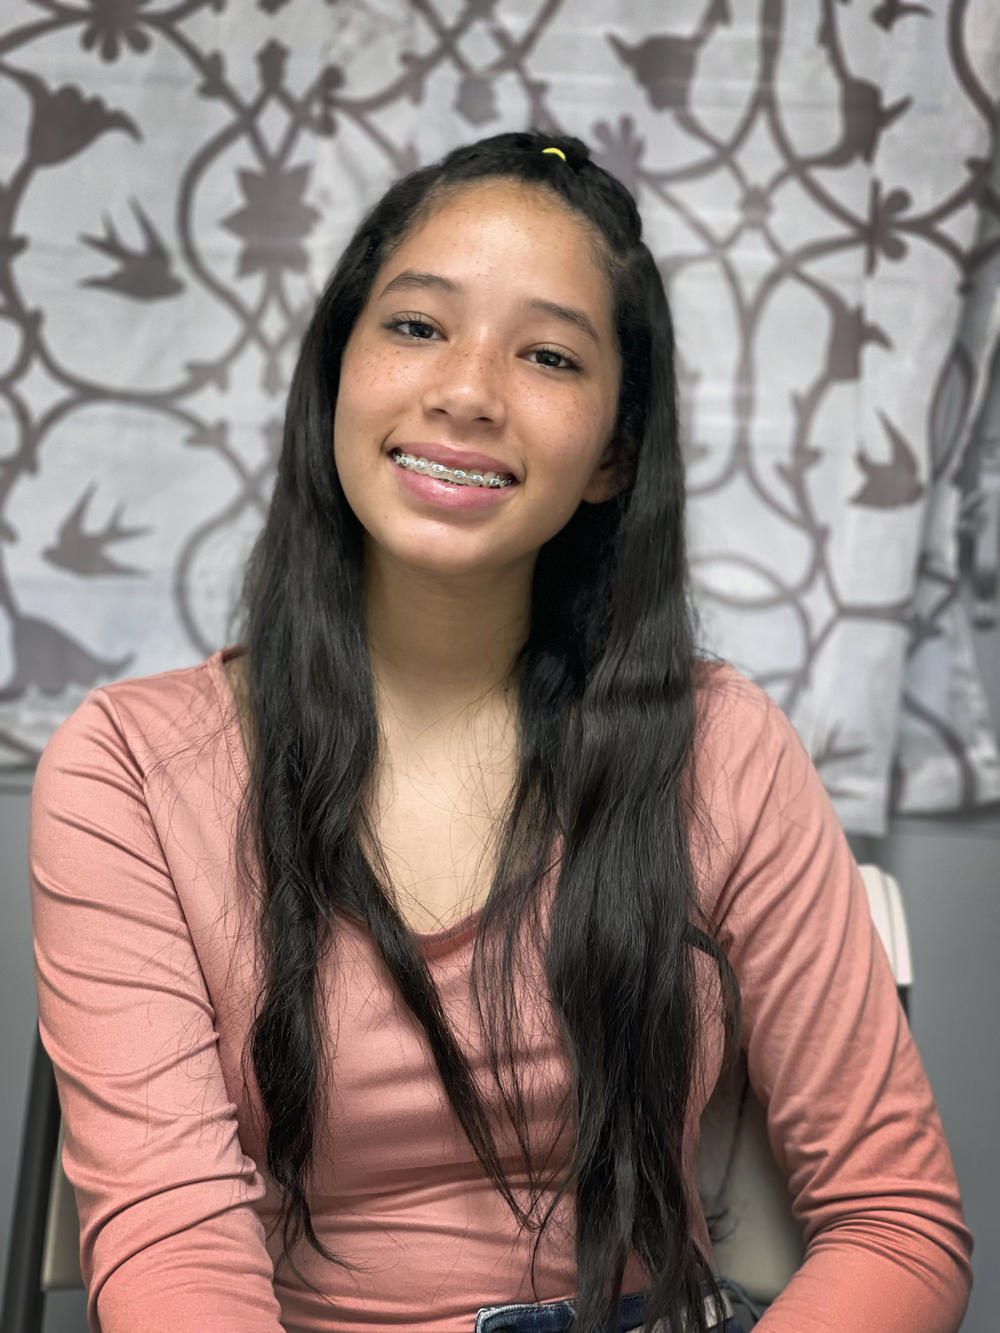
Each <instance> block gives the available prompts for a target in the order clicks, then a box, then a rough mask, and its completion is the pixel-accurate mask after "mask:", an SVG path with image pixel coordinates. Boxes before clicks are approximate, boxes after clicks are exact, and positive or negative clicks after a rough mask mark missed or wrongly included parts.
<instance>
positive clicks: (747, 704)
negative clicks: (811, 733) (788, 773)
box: [694, 661, 809, 783]
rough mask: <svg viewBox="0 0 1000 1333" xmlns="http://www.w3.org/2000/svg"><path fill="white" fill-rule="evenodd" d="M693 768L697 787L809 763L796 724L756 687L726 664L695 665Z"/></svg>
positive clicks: (704, 662)
mask: <svg viewBox="0 0 1000 1333" xmlns="http://www.w3.org/2000/svg"><path fill="white" fill-rule="evenodd" d="M694 682H695V713H696V731H695V756H694V759H695V767H696V771H697V773H698V779H699V782H700V783H704V782H712V781H715V780H718V779H719V778H722V777H726V776H728V778H729V779H733V778H735V777H737V776H739V775H741V774H743V775H747V774H749V773H753V772H756V773H761V772H763V771H765V770H767V769H768V768H771V767H773V766H775V765H777V764H779V763H782V762H785V763H788V762H792V763H793V764H801V763H803V762H804V763H806V764H808V763H809V760H808V756H807V755H806V753H805V750H804V748H803V746H802V742H801V741H800V740H799V737H798V733H797V732H796V730H795V728H794V726H793V725H792V723H791V722H790V721H789V719H788V718H787V717H786V715H785V714H784V713H783V712H782V710H781V709H780V708H779V706H778V705H777V704H776V703H775V702H774V700H773V699H772V698H771V697H770V695H768V694H766V693H765V692H764V690H762V689H761V688H760V686H759V685H755V684H754V683H753V681H751V680H748V679H747V677H746V676H744V675H741V674H740V672H739V671H737V670H736V668H735V667H733V666H730V665H729V663H728V662H708V661H699V662H698V663H697V664H696V666H695V672H694Z"/></svg>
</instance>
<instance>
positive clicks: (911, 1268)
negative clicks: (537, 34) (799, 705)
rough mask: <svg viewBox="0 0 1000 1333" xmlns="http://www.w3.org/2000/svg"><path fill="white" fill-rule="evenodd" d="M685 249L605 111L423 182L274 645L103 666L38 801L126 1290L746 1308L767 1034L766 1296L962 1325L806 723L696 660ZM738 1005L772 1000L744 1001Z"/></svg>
mask: <svg viewBox="0 0 1000 1333" xmlns="http://www.w3.org/2000/svg"><path fill="white" fill-rule="evenodd" d="M671 362H672V338H671V328H670V319H669V314H668V310H667V305H666V301H665V297H664V292H663V287H662V283H661V281H660V278H659V275H658V273H657V269H656V266H655V264H654V262H653V259H652V257H651V255H650V253H649V250H648V249H647V247H646V246H645V245H644V244H643V242H642V239H641V227H640V221H639V216H638V213H637V211H636V207H635V204H634V201H633V200H632V198H631V196H630V195H629V194H628V192H627V191H626V190H625V189H624V188H623V187H622V186H621V185H620V184H619V183H618V182H617V181H615V180H614V179H613V178H612V177H611V176H609V175H608V174H607V173H606V172H605V171H603V170H602V169H600V168H599V167H598V166H596V165H595V164H594V163H593V162H591V161H590V160H589V158H588V156H587V152H586V149H585V148H584V146H583V145H582V144H581V143H580V142H579V141H577V140H576V139H570V138H558V137H557V138H551V137H550V138H546V137H540V136H538V135H535V134H504V135H499V136H497V137H495V138H492V139H487V140H484V141H482V142H481V143H477V144H473V145H472V146H470V147H467V148H461V149H458V150H457V151H455V152H453V153H451V154H449V155H448V156H447V157H446V158H445V159H444V161H443V162H441V163H439V164H437V165H434V166H431V167H427V168H424V169H422V170H420V171H418V172H416V173H415V174H413V175H411V176H409V177H407V178H406V179H404V180H402V181H400V182H399V183H397V184H396V185H394V186H393V187H392V188H391V189H390V190H389V192H388V193H387V194H386V195H385V197H384V198H383V199H382V200H381V201H380V202H379V203H378V204H377V205H376V207H375V208H374V210H373V211H372V212H371V214H370V215H369V216H368V217H367V218H366V219H365V221H364V222H363V223H362V225H361V227H360V228H359V230H358V232H357V233H356V235H355V236H354V238H353V239H352V240H351V242H350V244H349V245H348V247H347V249H346V251H345V253H344V256H343V258H342V260H341V262H340V264H339V265H338V267H337V270H336V272H335V273H334V276H333V278H332V280H331V282H330V285H329V287H328V289H327V291H326V293H325V294H324V296H323V298H322V300H321V301H320V303H319V307H318V309H317V312H316V315H315V317H314V319H313V321H312V324H311V326H310V328H309V330H308V332H307V334H306V337H305V340H304V344H303V347H302V352H301V356H300V359H299V363H298V367H297V369H296V372H295V376H294V380H293V384H292V388H291V394H290V398H289V404H288V413H287V421H286V428H285V440H284V447H283V451H282V456H281V461H280V466H279V472H278V479H277V485H276V489H275V493H274V498H273V501H272V504H271V508H270V512H269V515H268V519H267V523H266V526H265V528H264V531H263V533H262V535H261V537H260V540H259V542H258V545H257V547H256V550H255V553H254V555H253V558H252V561H251V564H250V568H249V572H248V578H247V585H246V605H247V621H246V634H245V643H244V646H243V647H242V649H239V650H237V649H230V650H227V651H225V652H222V653H217V654H216V655H215V656H214V657H212V658H210V659H209V660H208V661H207V662H206V663H204V664H203V665H201V666H198V667H195V668H191V669H188V670H182V671H173V672H168V673H167V674H165V675H161V676H157V677H153V678H150V679H146V680H137V681H125V682H121V683H119V684H116V685H113V686H111V687H109V688H107V689H102V690H97V691H95V692H94V693H93V694H92V695H91V696H90V697H89V698H88V700H87V701H86V702H85V703H84V704H83V706H82V707H81V708H80V709H78V710H77V712H76V713H75V714H74V715H73V716H72V717H71V718H70V719H69V721H67V722H66V723H65V724H64V725H63V726H62V727H61V728H60V730H59V732H58V733H57V734H56V736H55V737H54V738H53V740H52V743H51V744H50V746H49V747H48V749H47V751H46V753H45V756H44V758H43V760H42V763H41V765H40V768H39V773H38V780H37V787H36V795H35V805H34V814H33V873H34V911H35V926H36V933H37V962H38V986H39V1007H40V1022H41V1031H42V1035H43V1039H44V1042H45V1045H46V1047H47V1049H48V1051H49V1053H50V1054H51V1056H52V1059H53V1062H54V1065H55V1068H56V1073H57V1078H58V1082H59V1092H60V1098H61V1101H62V1106H63V1111H64V1118H65V1126H66V1149H65V1164H66V1169H67V1172H68V1174H69V1176H70V1178H71V1180H72V1181H73V1183H74V1185H75V1187H76V1191H77V1196H78V1201H79V1210H80V1220H81V1232H82V1263H83V1271H84V1275H85V1277H86V1279H87V1282H88V1286H89V1312H90V1321H91V1327H92V1328H93V1329H95V1330H97V1329H102V1330H103V1331H104V1333H142V1331H143V1330H146V1329H156V1330H157V1331H158V1333H193V1331H194V1330H206V1329H207V1330H212V1333H230V1331H231V1333H277V1330H279V1329H280V1328H284V1329H286V1330H288V1333H303V1331H304V1330H321V1329H325V1330H338V1331H339V1333H362V1331H363V1330H373V1329H408V1330H423V1331H425V1333H430V1331H431V1330H435V1331H436V1333H447V1331H449V1330H453V1331H454V1333H459V1331H460V1330H467V1331H469V1333H471V1330H473V1329H476V1330H478V1331H480V1333H497V1330H499V1329H501V1328H502V1329H514V1330H519V1329H538V1330H561V1329H563V1328H566V1327H567V1326H568V1325H569V1321H570V1319H571V1318H572V1307H571V1306H570V1305H568V1304H567V1303H566V1302H567V1301H570V1300H573V1301H575V1312H576V1313H575V1323H573V1324H572V1327H573V1328H574V1329H576V1330H583V1331H585V1333H591V1331H596V1330H598V1329H608V1328H613V1329H616V1330H619V1329H626V1328H633V1327H637V1326H639V1325H640V1324H642V1323H643V1321H644V1320H647V1321H649V1323H650V1324H652V1322H653V1321H655V1320H657V1319H662V1320H664V1321H665V1322H664V1324H662V1325H661V1326H660V1327H663V1328H667V1327H669V1328H670V1329H672V1330H680V1329H684V1330H698V1331H699V1333H703V1331H704V1330H706V1329H708V1328H718V1329H721V1328H723V1327H725V1328H726V1329H727V1330H728V1333H737V1330H738V1329H739V1327H740V1326H739V1325H738V1324H737V1323H736V1321H735V1320H728V1321H727V1312H726V1306H725V1305H723V1304H719V1303H718V1295H719V1293H718V1290H717V1288H716V1287H715V1285H714V1282H713V1277H712V1268H711V1246H710V1242H709V1237H708V1233H707V1230H706V1226H705V1220H704V1216H703V1213H702V1209H701V1205H700V1203H699V1200H698V1194H697V1188H696V1182H695V1172H694V1155H695V1150H696V1147H697V1140H698V1126H699V1118H700V1115H701V1112H702V1109H703V1107H704V1105H705V1103H706V1101H707V1099H708V1097H709V1095H710V1093H711V1091H712V1089H713V1087H714V1085H715V1084H716V1081H717V1079H718V1076H719V1073H720V1069H721V1068H722V1067H723V1063H724V1059H725V1058H726V1055H727V1051H732V1050H734V1049H738V1048H739V1047H740V1046H742V1050H743V1051H744V1052H745V1056H746V1061H747V1067H748V1071H749V1078H750V1081H751V1084H752V1086H753V1088H754V1090H755V1092H756V1093H757V1095H758V1096H759V1097H760V1099H761V1101H762V1102H763V1103H764V1104H765V1105H766V1107H767V1114H768V1123H769V1129H770V1135H771V1140H772V1143H773V1146H774V1149H775V1152H776V1155H777V1157H778V1160H779V1162H780V1164H781V1165H782V1167H783V1168H784V1170H785V1171H786V1173H787V1176H788V1180H789V1186H790V1189H791V1191H792V1194H793V1196H794V1202H795V1209H796V1213H797V1216H798V1217H799V1219H800V1221H801V1222H802V1224H803V1227H804V1230H805V1235H806V1239H807V1242H808V1252H807V1256H806V1259H805V1262H804V1264H803V1266H802V1268H801V1269H800V1271H799V1272H798V1274H797V1275H796V1276H795V1278H794V1279H793V1280H792V1282H791V1284H790V1285H789V1287H788V1288H787V1289H786V1291H785V1292H784V1293H783V1294H782V1295H781V1296H780V1298H779V1299H778V1300H777V1301H776V1303H775V1304H774V1305H772V1306H771V1308H770V1309H769V1310H768V1311H767V1313H766V1314H765V1315H764V1316H763V1318H762V1319H761V1321H760V1323H759V1324H758V1328H759V1330H761V1333H812V1331H814V1330H815V1331H819V1330H825V1331H826V1333H859V1331H861V1330H869V1329H871V1330H875V1329H877V1330H879V1333H916V1331H917V1330H919V1333H948V1331H949V1330H954V1329H956V1328H957V1327H958V1324H959V1320H960V1318H961V1314H962V1311H963V1309H964V1306H965V1301H966V1296H967V1289H968V1281H969V1268H968V1252H969V1238H968V1234H967V1232H966V1231H965V1229H964V1227H963V1224H962V1217H961V1209H960V1205H959V1200H958V1194H957V1189H956V1185H955V1180H954V1176H953V1172H952V1167H951V1163H950V1159H949V1156H948V1150H947V1147H946V1145H945V1143H944V1139H943V1136H942V1132H941V1127H940V1124H939V1121H938V1117H937V1113H936V1111H935V1108H934V1104H933V1101H932V1098H931V1094H930V1091H929V1088H928V1086H927V1082H926V1079H925V1076H924V1074H923V1071H922V1068H921V1066H920V1062H919V1059H918V1057H917V1054H916V1052H915V1050H914V1047H913V1044H912V1042H911V1040H910V1037H909V1034H908V1031H907V1029H906V1025H905V1023H904V1021H903V1019H902V1017H901V1014H900V1010H899V1006H898V1003H897V1000H896V995H895V990H894V986H893V980H892V976H891V974H890V970H889V966H888V963H887V961H886V959H885V956H884V954H883V953H882V951H881V949H880V947H879V945H878V943H877V941H876V939H875V936H874V932H873V930H872V927H871V923H870V919H869V914H868V909H867V905H866V899H865V895H864V890H863V887H862V885H861V882H860V878H859V876H858V874H857V871H856V868H855V866H854V863H853V861H852V859H851V856H850V853H849V851H848V848H847V846H846V843H845V841H844V838H843V835H842V833H841V831H840V829H839V827H838V825H837V822H836V819H835V817H834V815H833V813H832V811H831V808H830V805H829V803H828V801H827V799H826V797H825V795H824V792H823V790H822V787H821V785H820V783H819V780H818V778H817V776H816V774H815V772H814V770H813V768H812V767H811V765H810V763H809V761H808V759H807V757H806V756H805V754H804V752H803V750H802V747H801V746H800V744H799V742H798V741H797V739H796V737H795V734H794V732H793V731H792V729H791V727H790V725H789V724H788V723H787V721H786V720H785V719H784V717H783V716H782V715H781V713H780V712H779V711H778V709H777V708H776V707H774V706H773V705H772V704H771V703H770V702H769V701H768V699H767V698H766V697H765V696H764V695H763V694H762V693H761V692H760V691H758V690H757V689H756V688H754V687H753V686H752V685H750V684H749V683H748V682H746V681H745V680H743V679H742V678H741V677H739V676H738V675H737V674H736V672H734V671H733V670H732V669H730V668H729V667H727V666H724V665H721V664H715V665H712V664H709V663H707V662H704V661H700V660H698V659H697V658H696V657H695V654H694V650H693V647H692V633H691V627H690V619H689V612H688V602H687V590H686V570H685V559H684V538H683V478H682V467H681V455H680V451H679V447H678V435H677V422H676V411H675V401H674V382H673V377H672V369H671ZM741 1004H742V1016H741V1014H740V1006H741Z"/></svg>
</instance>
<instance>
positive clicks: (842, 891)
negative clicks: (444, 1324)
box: [714, 687, 971, 1333]
mask: <svg viewBox="0 0 1000 1333" xmlns="http://www.w3.org/2000/svg"><path fill="white" fill-rule="evenodd" d="M746 688H749V687H744V689H746ZM745 697H746V696H744V698H745ZM741 717H742V724H743V726H742V733H743V734H742V735H740V734H739V732H738V731H736V730H734V731H733V732H732V733H731V735H730V737H729V742H730V746H731V748H730V749H729V752H728V753H727V756H726V769H727V770H728V783H729V791H730V801H729V817H730V819H731V821H732V823H731V827H732V829H733V833H734V837H733V842H732V848H733V850H734V857H733V859H732V861H731V864H730V867H729V870H728V874H727V876H726V880H725V883H724V884H723V885H722V887H721V890H720V892H719V895H718V900H717V903H716V907H715V913H714V915H715V919H716V925H717V929H718V933H719V939H720V942H721V943H722V945H723V946H724V948H725V949H726V952H727V954H728V956H729V958H730V961H731V962H732V964H733V967H734V969H735V970H736V973H737V976H738V977H739V981H740V987H741V991H742V995H743V1008H744V1028H743V1042H744V1046H745V1048H746V1052H747V1065H748V1071H749V1076H750V1081H751V1084H752V1086H753V1088H754V1091H755V1092H756V1094H757V1096H758V1097H759V1098H760V1100H761V1102H762V1103H763V1104H764V1106H765V1107H766V1108H767V1117H768V1132H769V1136H770V1140H771V1145H772V1148H773V1150H774V1152H775V1156H776V1158H777V1161H778V1163H779V1165H780V1166H781V1167H782V1169H783V1170H784V1172H785V1174H786V1176H787V1178H788V1182H789V1188H790V1190H791V1192H792V1195H793V1200H794V1211H795V1214H796V1216H797V1217H798V1219H799V1221H800V1222H801V1223H802V1225H803V1228H804V1231H805V1237H806V1243H807V1252H806V1258H805V1261H804V1263H803V1265H802V1267H801V1268H800V1269H799V1271H798V1273H797V1274H796V1275H795V1277H794V1278H793V1279H792V1281H791V1282H790V1283H789V1285H788V1287H787V1288H786V1289H785V1291H784V1292H783V1293H782V1294H781V1296H780V1297H779V1298H778V1299H777V1300H776V1301H775V1303H774V1304H773V1305H772V1306H771V1307H770V1309H769V1310H768V1312H767V1313H766V1315H765V1316H764V1318H763V1319H762V1321H761V1322H760V1324H759V1325H758V1328H759V1329H760V1333H858V1330H865V1329H874V1328H878V1330H879V1333H913V1330H916V1329H919V1330H920V1333H954V1330H956V1329H957V1328H958V1326H959V1323H960V1321H961V1317H962V1314H963V1312H964V1310H965V1305H966V1302H967V1299H968V1289H969V1283H970V1269H969V1262H968V1256H969V1253H970V1250H971V1240H970V1237H969V1234H968V1232H967V1231H966V1229H965V1227H964V1225H963V1221H962V1212H961V1205H960V1202H959V1197H958V1189H957V1185H956V1183H955V1177H954V1171H953V1168H952V1163H951V1158H950V1155H949V1152H948V1148H947V1145H946V1143H945V1140H944V1135H943V1132H942V1129H941V1124H940V1120H939V1118H938V1114H937V1110H936V1108H935V1106H934V1102H933V1098H932V1096H931V1091H930V1088H929V1086H928V1083H927V1079H926V1075H925V1074H924V1071H923V1067H922V1065H921V1063H920V1058H919V1056H918V1054H917V1052H916V1048H915V1047H914V1044H913V1041H912V1039H911V1037H910V1033H909V1030H908V1028H907V1026H906V1022H905V1019H904V1017H903V1014H902V1011H901V1009H900V1006H899V1003H898V1000H897V997H896V991H895V985H894V983H893V979H892V974H891V969H890V967H889V963H888V960H887V959H886V957H885V954H884V952H883V950H882V947H881V944H880V943H879V941H878V938H877V935H876V933H875V930H874V927H873V925H872V923H871V918H870V914H869V910H868V904H867V898H866V895H865V891H864V886H863V884H862V883H861V879H860V875H859V873H858V870H857V867H856V866H855V864H854V860H853V857H852V856H851V853H850V849H849V848H848V846H847V842H846V839H845V838H844V835H843V833H842V831H841V829H840V825H839V823H838V821H837V818H836V815H835V814H834V812H833V809H832V807H831V805H830V802H829V800H828V798H827V796H826V793H825V792H824V790H823V787H822V784H821V783H820V780H819V777H818V775H817V774H816V771H815V769H814V768H813V766H812V764H811V763H810V761H809V759H808V756H807V755H806V753H805V751H804V750H803V748H802V745H801V743H800V742H799V740H798V737H797V736H796V734H795V732H794V730H793V728H792V727H791V724H790V723H789V722H788V721H787V719H786V718H785V717H784V716H783V714H781V712H780V711H779V710H778V709H777V708H776V707H774V706H773V705H771V704H770V703H768V702H765V701H764V700H763V698H762V697H758V701H757V704H756V706H755V707H754V708H753V709H752V710H751V709H750V708H744V709H742V710H741ZM754 718H756V721H754ZM748 731H749V732H750V733H751V734H749V735H748V734H747V732H748Z"/></svg>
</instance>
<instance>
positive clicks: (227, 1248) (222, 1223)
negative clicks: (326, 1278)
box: [31, 693, 281, 1333]
mask: <svg viewBox="0 0 1000 1333" xmlns="http://www.w3.org/2000/svg"><path fill="white" fill-rule="evenodd" d="M31 870H32V912H33V918H34V928H35V940H36V946H35V956H36V979H37V984H38V1004H39V1023H40V1029H41V1034H42V1040H43V1042H44V1044H45V1047H46V1049H47V1050H48V1052H49V1054H50V1056H51V1057H52V1062H53V1064H54V1066H55V1070H56V1078H57V1082H58V1086H59V1096H60V1101H61V1103H62V1109H63V1118H64V1123H65V1129H66V1147H65V1152H64V1162H65V1166H66V1171H67V1174H68V1175H69V1177H70V1180H71V1181H72V1182H73V1185H74V1187H75V1190H76V1195H77V1203H78V1208H79V1213H80V1224H81V1265H82V1269H83V1274H84V1279H85V1280H86V1282H87V1284H88V1288H89V1301H88V1314H89V1320H90V1325H91V1328H92V1329H97V1328H98V1327H100V1329H101V1330H103V1333H137V1330H139V1329H143V1328H154V1327H155V1328H156V1329H157V1330H158V1333H192V1331H193V1330H196V1329H203V1328H208V1327H210V1328H211V1329H212V1330H213V1333H230V1331H231V1333H280V1327H281V1326H280V1323H279V1318H278V1303H277V1300H276V1298H275V1294H274V1289H273V1284H272V1265H271V1261H270V1259H269V1257H268V1253H267V1250H266V1247H265V1243H264V1234H263V1229H262V1226H261V1223H260V1221H259V1219H258V1217H257V1214H256V1212H255V1209H254V1206H253V1205H254V1202H255V1201H256V1200H258V1199H260V1198H261V1197H262V1195H263V1193H264V1185H263V1182H262V1180H261V1178H260V1176H259V1174H258V1173H257V1171H256V1168H255V1165H254V1163H253V1161H252V1160H250V1159H249V1158H248V1157H247V1156H245V1155H244V1153H243V1151H242V1149H241V1145H240V1141H239V1136H238V1129H237V1120H236V1107H235V1106H234V1104H233V1102H232V1101H231V1099H230V1097H229V1094H228V1092H227V1089H226V1086H225V1082H224V1079H223V1074H222V1069H221V1066H220V1062H219V1056H218V1048H217V1034H216V1030H215V1014H214V1009H213V1004H212V1001H211V998H210V996H209V994H208V993H207V988H206V984H205V980H204V977H203V975H202V970H201V966H200V964H199V959H198V957H197V954H196V951H195V948H194V945H193V944H192V939H191V935H190V932H189V930H188V926H187V923H186V920H185V916H184V913H183V911H182V908H181V904H180V902H179V901H178V897H177V894H176V892H175V891H174V886H173V884H172V882H171V879H170V876H169V873H168V870H167V866H166V863H165V859H164V855H163V851H162V849H161V846H160V841H159V838H158V836H157V831H156V829H155V828H154V825H153V821H152V819H151V817H150V813H149V809H148V807H147V803H146V800H145V794H144V775H143V773H142V772H141V771H140V766H139V764H138V762H137V760H136V759H135V757H134V755H133V753H132V750H131V749H130V747H129V744H128V742H127V740H126V737H125V735H124V734H123V730H122V728H121V725H120V724H119V721H118V719H117V715H116V713H115V711H114V706H113V703H112V701H111V699H110V697H109V696H108V695H102V694H100V693H95V694H92V695H91V696H90V697H89V698H88V699H87V701H86V702H85V703H84V704H83V705H82V706H81V708H79V709H78V710H77V712H76V713H75V714H74V715H73V716H72V717H71V718H70V719H69V721H68V722H66V723H64V724H63V726H62V727H61V728H60V730H59V731H58V732H57V733H56V735H55V736H54V737H53V739H52V741H51V742H50V744H49V746H48V748H47V749H46V751H45V754H44V755H43V757H42V760H41V762H40V764H39V769H38V774H37V778H36V782H35V789H34V793H33V798H32V815H31Z"/></svg>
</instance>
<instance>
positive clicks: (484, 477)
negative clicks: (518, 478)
mask: <svg viewBox="0 0 1000 1333" xmlns="http://www.w3.org/2000/svg"><path fill="white" fill-rule="evenodd" d="M390 457H391V458H392V460H393V462H394V463H398V464H399V466H400V467H405V468H409V469H410V471H412V472H427V473H430V475H431V476H433V477H434V479H435V480H436V481H450V482H451V483H452V484H453V485H455V486H492V487H493V488H494V489H496V488H497V487H499V486H510V485H512V484H513V481H514V478H513V477H510V476H507V475H506V474H505V473H503V472H470V471H467V470H466V469H465V468H460V467H456V468H451V467H445V465H444V463H432V462H431V461H430V459H428V458H424V457H423V456H419V457H417V456H415V455H413V454H404V453H403V451H402V449H393V451H392V454H391V455H390Z"/></svg>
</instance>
